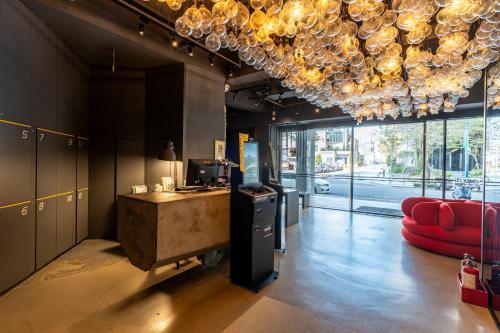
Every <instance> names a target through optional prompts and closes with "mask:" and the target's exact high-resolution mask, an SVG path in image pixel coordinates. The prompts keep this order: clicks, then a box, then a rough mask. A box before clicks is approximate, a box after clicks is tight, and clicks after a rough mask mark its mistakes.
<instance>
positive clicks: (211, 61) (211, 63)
mask: <svg viewBox="0 0 500 333" xmlns="http://www.w3.org/2000/svg"><path fill="white" fill-rule="evenodd" d="M208 62H209V63H210V66H211V67H214V57H213V56H212V55H211V54H209V55H208Z"/></svg>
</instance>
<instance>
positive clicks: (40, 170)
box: [36, 130, 59, 198]
mask: <svg viewBox="0 0 500 333" xmlns="http://www.w3.org/2000/svg"><path fill="white" fill-rule="evenodd" d="M58 137H59V136H58V135H57V134H53V133H49V132H45V131H41V130H38V131H37V136H36V140H37V143H36V146H37V154H36V165H37V168H36V197H37V198H43V197H46V196H50V195H54V194H57V144H58V142H57V141H58Z"/></svg>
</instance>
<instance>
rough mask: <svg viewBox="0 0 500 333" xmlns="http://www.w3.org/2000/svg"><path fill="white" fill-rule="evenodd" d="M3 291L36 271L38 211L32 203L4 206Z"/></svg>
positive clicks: (0, 217) (0, 239) (0, 212)
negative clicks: (36, 219) (36, 222)
mask: <svg viewBox="0 0 500 333" xmlns="http://www.w3.org/2000/svg"><path fill="white" fill-rule="evenodd" d="M0 267H1V274H0V293H1V292H4V291H5V290H7V289H8V288H10V287H12V286H13V285H15V284H16V283H17V282H19V281H21V280H22V279H24V278H25V277H27V276H28V275H29V274H30V273H32V272H33V271H34V270H35V212H34V205H33V203H32V202H26V203H23V204H18V205H15V206H10V207H5V206H4V208H0Z"/></svg>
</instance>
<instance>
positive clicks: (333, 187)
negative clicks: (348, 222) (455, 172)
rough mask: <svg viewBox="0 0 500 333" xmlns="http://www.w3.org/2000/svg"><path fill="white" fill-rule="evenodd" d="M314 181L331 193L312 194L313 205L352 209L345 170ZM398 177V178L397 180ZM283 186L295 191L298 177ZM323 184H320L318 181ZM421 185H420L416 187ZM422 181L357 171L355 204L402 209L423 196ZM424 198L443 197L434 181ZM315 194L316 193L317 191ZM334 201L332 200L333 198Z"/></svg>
mask: <svg viewBox="0 0 500 333" xmlns="http://www.w3.org/2000/svg"><path fill="white" fill-rule="evenodd" d="M312 178H313V180H312V181H313V182H315V181H316V180H317V179H321V180H324V181H327V182H328V183H329V184H330V191H329V192H327V193H316V194H315V195H313V198H312V203H313V204H314V203H317V204H318V205H319V206H327V207H331V208H342V209H347V208H348V207H349V195H350V178H349V173H348V172H346V171H338V172H331V173H329V174H326V175H316V176H314V177H312ZM398 178H399V177H398ZM282 181H283V185H284V186H285V187H293V188H295V174H293V173H287V174H283V178H282ZM317 182H318V183H320V182H321V181H317ZM415 184H418V185H420V186H415ZM421 184H422V180H421V179H419V178H413V179H395V178H389V177H382V176H381V175H380V173H379V172H378V171H370V170H356V171H355V172H354V184H353V204H354V207H353V208H354V209H356V207H358V206H361V205H364V206H367V205H371V206H373V207H382V208H391V209H399V207H400V205H401V202H402V201H403V200H404V199H406V198H409V197H418V196H422V187H421ZM426 185H427V187H426V190H425V196H427V197H435V198H441V197H442V190H441V189H440V188H436V187H435V186H434V182H432V181H430V180H427V184H426ZM487 186H488V193H487V194H488V195H487V198H486V199H487V201H495V202H499V201H500V183H498V182H495V183H494V184H488V183H487ZM312 192H315V191H314V190H313V191H312ZM445 197H446V198H452V189H449V188H447V190H446V194H445ZM330 198H331V199H330ZM472 199H474V200H481V199H482V192H481V191H478V190H474V191H472Z"/></svg>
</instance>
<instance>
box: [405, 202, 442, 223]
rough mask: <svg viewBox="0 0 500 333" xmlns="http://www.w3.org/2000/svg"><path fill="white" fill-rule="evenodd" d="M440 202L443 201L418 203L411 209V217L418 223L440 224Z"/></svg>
mask: <svg viewBox="0 0 500 333" xmlns="http://www.w3.org/2000/svg"><path fill="white" fill-rule="evenodd" d="M440 204H441V201H432V202H420V203H417V204H416V205H415V206H414V207H413V209H412V211H411V217H412V218H413V219H414V220H415V221H416V222H417V223H418V224H438V218H439V205H440Z"/></svg>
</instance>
